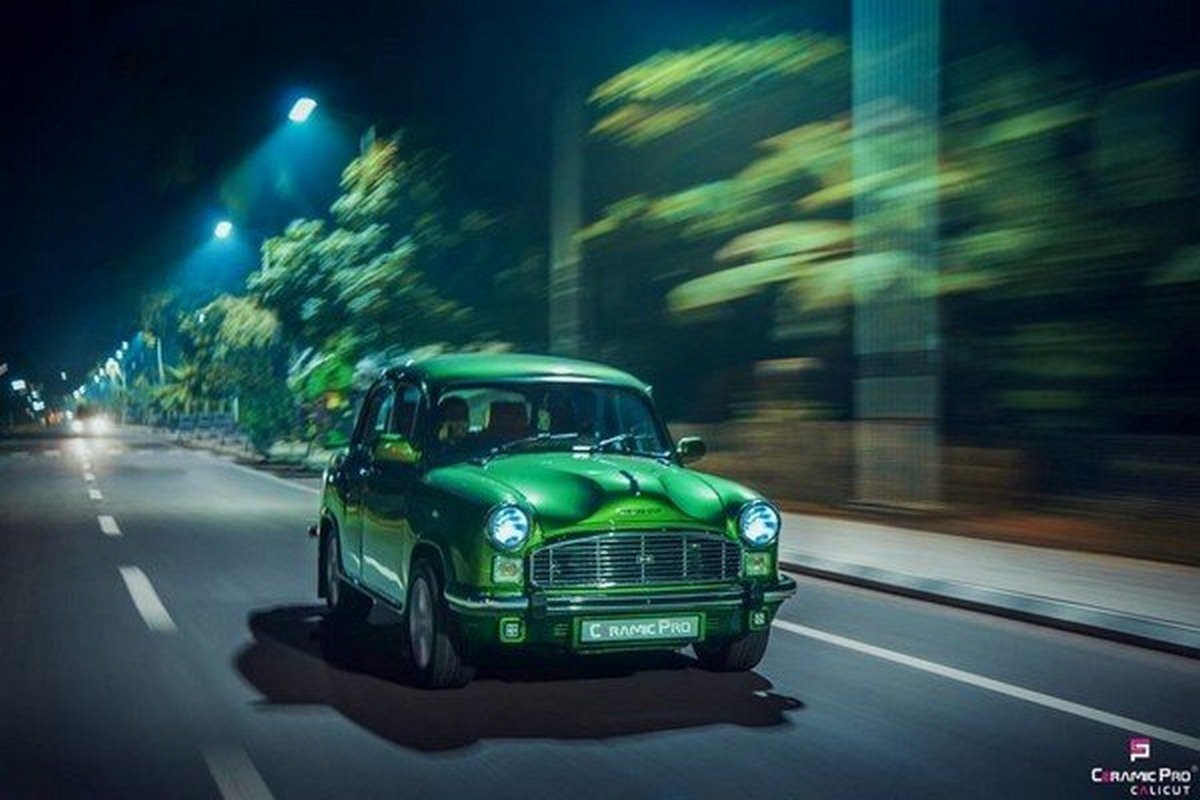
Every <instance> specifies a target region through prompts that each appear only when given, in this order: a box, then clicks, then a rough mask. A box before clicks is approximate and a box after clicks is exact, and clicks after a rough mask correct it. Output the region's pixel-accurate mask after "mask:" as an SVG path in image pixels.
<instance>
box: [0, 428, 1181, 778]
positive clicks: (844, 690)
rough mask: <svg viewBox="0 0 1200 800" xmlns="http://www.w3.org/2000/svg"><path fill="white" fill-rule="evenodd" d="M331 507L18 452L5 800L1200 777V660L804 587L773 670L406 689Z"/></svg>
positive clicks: (252, 482)
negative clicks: (357, 587) (352, 622)
mask: <svg viewBox="0 0 1200 800" xmlns="http://www.w3.org/2000/svg"><path fill="white" fill-rule="evenodd" d="M89 476H90V477H91V478H92V479H91V480H88V479H87V478H88V477H89ZM315 503H316V495H315V493H314V492H313V491H312V489H311V488H306V487H304V486H302V485H298V484H295V483H290V482H287V481H284V480H282V479H278V478H274V477H271V476H266V475H263V474H262V473H257V472H254V471H252V470H248V469H245V468H241V467H237V466H234V465H231V464H229V463H227V462H225V461H223V460H221V459H218V458H216V457H214V456H211V455H207V454H203V453H198V452H192V451H187V450H183V449H180V448H177V447H174V446H170V445H166V444H163V443H161V442H158V441H155V440H153V439H151V438H149V437H147V436H144V435H140V434H131V433H124V434H122V435H121V436H119V437H113V438H110V439H97V440H86V441H85V440H73V439H53V438H48V439H23V440H22V439H8V440H0V509H2V510H3V515H2V517H0V615H2V616H0V620H2V621H3V639H2V640H0V798H26V797H53V798H60V797H61V798H74V797H90V798H101V797H103V798H107V797H114V798H143V797H145V798H184V797H202V798H217V797H224V798H235V797H238V798H266V797H275V798H302V797H303V798H307V797H314V798H324V797H338V798H354V797H384V798H418V797H420V798H442V797H452V798H475V797H485V796H486V797H488V798H510V797H511V798H523V799H526V800H528V798H573V799H578V800H582V799H583V798H604V799H605V800H608V799H609V798H621V799H622V800H634V798H655V799H656V800H662V799H666V798H737V799H738V800H748V798H759V797H763V798H768V797H769V798H798V797H821V798H838V797H844V798H854V799H855V800H861V799H862V798H918V797H920V798H927V797H964V798H968V797H969V798H989V797H996V798H1017V797H1022V798H1024V797H1047V798H1069V797H1113V798H1117V797H1129V796H1130V787H1129V786H1127V785H1113V784H1108V785H1099V784H1095V783H1093V782H1092V779H1091V774H1092V770H1093V768H1095V767H1104V768H1106V769H1129V768H1130V766H1131V765H1130V761H1129V756H1128V753H1129V744H1128V742H1129V739H1130V737H1131V736H1135V735H1138V734H1145V735H1148V736H1150V738H1151V740H1152V753H1151V757H1150V758H1149V759H1148V760H1143V761H1140V762H1138V763H1136V764H1134V765H1133V767H1134V768H1138V769H1144V768H1146V767H1147V766H1148V765H1149V766H1151V767H1153V768H1155V769H1157V768H1158V767H1161V766H1172V767H1175V768H1177V769H1181V770H1183V771H1184V772H1185V773H1187V782H1188V783H1189V784H1190V783H1191V782H1193V776H1195V777H1194V782H1195V783H1200V776H1196V775H1195V767H1194V766H1193V765H1195V764H1196V763H1197V762H1198V761H1200V752H1197V750H1196V748H1198V747H1200V741H1197V738H1196V737H1197V736H1200V664H1198V663H1197V662H1195V661H1191V660H1188V659H1184V658H1181V657H1177V656H1171V655H1166V654H1161V653H1154V652H1150V651H1145V650H1139V649H1137V648H1134V647H1130V646H1125V645H1120V644H1114V643H1111V642H1106V641H1101V640H1097V639H1089V638H1086V637H1082V636H1076V635H1072V634H1065V633H1061V632H1056V631H1050V630H1046V629H1042V628H1038V627H1034V626H1030V625H1025V624H1022V623H1018V622H1012V621H1007V620H1002V619H997V618H993V617H989V616H987V615H984V614H977V613H971V612H965V611H958V610H955V609H950V608H945V607H941V606H934V605H929V604H924V603H920V602H916V601H911V600H905V599H900V598H897V597H893V596H890V595H887V594H883V593H876V592H870V591H865V590H859V589H853V588H849V587H844V586H839V585H836V584H831V583H824V582H820V581H814V580H807V579H805V580H801V581H800V592H799V594H798V595H797V597H796V598H794V599H793V600H792V601H790V602H789V603H788V604H787V606H785V608H784V609H783V611H782V613H781V615H780V619H779V620H778V621H777V623H776V627H775V629H774V633H773V637H772V644H771V648H770V651H769V652H768V654H767V657H766V659H765V660H764V662H763V663H762V665H761V667H760V668H759V669H758V670H757V671H756V672H753V673H748V674H735V675H713V674H708V673H705V672H702V671H699V670H697V669H694V668H693V667H692V666H691V660H690V659H689V658H687V657H686V656H684V655H679V656H673V657H666V658H661V659H654V660H652V661H649V662H648V661H647V660H646V659H641V660H636V661H633V662H628V661H617V662H610V661H605V662H599V663H595V662H588V663H585V664H583V665H578V664H575V665H572V664H564V665H553V666H548V667H540V668H530V667H524V666H521V665H510V666H507V667H503V668H500V669H494V670H492V671H490V672H485V673H483V674H482V675H481V676H480V677H479V678H478V679H477V681H476V682H475V683H474V684H472V685H471V686H470V687H468V688H466V689H463V690H460V691H452V692H433V693H430V692H423V691H421V690H418V689H414V688H410V686H409V685H408V684H407V683H406V673H405V668H404V665H403V663H402V662H401V660H400V657H399V648H398V646H397V643H396V628H395V621H394V620H390V619H387V618H386V617H384V616H382V615H373V618H372V624H371V625H370V626H369V627H367V628H365V629H363V630H361V631H359V632H357V633H355V634H353V635H350V636H342V637H337V636H333V635H331V633H330V632H329V631H328V630H327V629H326V627H325V626H324V625H323V624H322V610H321V606H320V605H319V604H318V602H317V598H316V596H315V590H314V585H315V578H314V563H315V558H316V546H315V543H314V541H313V540H311V539H309V538H308V537H307V536H306V535H305V534H304V531H305V527H306V526H307V524H308V523H309V522H310V520H311V518H312V516H313V511H314V509H315ZM1189 788H1190V786H1189ZM1191 795H1192V796H1197V795H1200V787H1197V788H1195V791H1192V792H1191ZM1168 796H1173V795H1168Z"/></svg>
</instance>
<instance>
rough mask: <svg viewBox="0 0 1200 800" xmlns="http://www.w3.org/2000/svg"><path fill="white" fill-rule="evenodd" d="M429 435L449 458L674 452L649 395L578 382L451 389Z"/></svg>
mask: <svg viewBox="0 0 1200 800" xmlns="http://www.w3.org/2000/svg"><path fill="white" fill-rule="evenodd" d="M430 438H431V440H432V441H431V444H430V451H431V455H432V456H433V458H434V460H436V461H439V462H442V463H445V462H449V461H456V460H465V459H483V460H488V459H492V458H500V457H503V456H505V455H511V454H515V453H522V452H529V451H535V450H538V451H545V450H557V451H564V452H606V453H624V454H628V455H644V456H653V457H656V458H660V457H663V456H665V455H667V454H668V453H669V452H670V450H671V448H670V443H669V441H668V440H667V438H666V436H665V435H664V433H663V431H662V428H661V426H660V425H659V423H658V421H657V418H656V417H655V415H654V411H653V409H652V408H651V406H650V402H649V400H648V399H647V398H646V397H645V396H644V395H642V394H640V393H638V392H635V391H632V390H629V389H622V388H618V387H613V386H596V385H584V384H575V383H549V382H545V383H543V382H538V383H504V384H500V383H496V384H473V385H469V386H466V385H464V386H454V387H450V388H448V389H445V390H444V391H442V393H441V394H440V395H439V396H438V398H437V406H436V409H435V411H434V415H433V429H432V431H431V437H430Z"/></svg>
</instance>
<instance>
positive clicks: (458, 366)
mask: <svg viewBox="0 0 1200 800" xmlns="http://www.w3.org/2000/svg"><path fill="white" fill-rule="evenodd" d="M385 374H386V375H388V376H389V377H392V378H411V379H417V380H420V381H422V382H424V383H427V384H431V385H436V386H441V385H444V384H448V383H466V382H470V381H484V382H490V381H506V380H537V379H547V380H567V381H583V382H587V383H604V384H608V385H612V386H623V387H627V388H630V389H637V390H638V391H643V392H645V391H649V389H650V387H649V386H647V385H646V384H645V383H643V382H642V381H640V380H638V379H637V378H635V377H633V376H632V375H630V374H629V373H628V372H623V371H621V370H619V369H616V368H615V367H610V366H606V365H605V364H597V363H595V362H592V361H579V360H577V359H573V358H558V357H556V356H539V355H530V354H527V353H456V354H452V355H439V356H431V357H429V358H421V359H411V360H409V361H407V362H405V363H404V364H401V365H399V366H396V367H392V368H391V369H389V370H386V372H385Z"/></svg>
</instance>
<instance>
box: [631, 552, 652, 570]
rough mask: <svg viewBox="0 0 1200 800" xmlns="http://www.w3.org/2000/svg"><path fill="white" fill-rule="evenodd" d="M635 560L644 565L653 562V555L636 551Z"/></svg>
mask: <svg viewBox="0 0 1200 800" xmlns="http://www.w3.org/2000/svg"><path fill="white" fill-rule="evenodd" d="M635 560H636V561H637V563H638V564H640V565H642V566H643V567H644V566H647V565H649V564H653V563H654V556H653V555H651V554H650V553H638V556H637V558H636V559H635Z"/></svg>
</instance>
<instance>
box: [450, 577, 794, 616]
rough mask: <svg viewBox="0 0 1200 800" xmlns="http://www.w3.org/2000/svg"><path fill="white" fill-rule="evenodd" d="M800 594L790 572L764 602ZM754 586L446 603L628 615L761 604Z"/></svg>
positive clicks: (463, 598)
mask: <svg viewBox="0 0 1200 800" xmlns="http://www.w3.org/2000/svg"><path fill="white" fill-rule="evenodd" d="M795 593H796V582H795V581H794V580H792V579H791V578H789V577H787V576H786V575H784V576H780V578H779V580H778V581H777V582H776V583H774V584H772V585H770V586H769V587H764V589H763V591H762V594H761V595H760V598H761V600H760V602H763V603H782V602H783V601H784V600H787V599H788V598H789V597H791V596H792V595H793V594H795ZM754 594H755V592H753V591H752V590H751V589H749V588H748V587H746V586H743V585H737V586H730V587H726V588H723V589H715V590H713V591H707V592H682V593H678V592H676V593H671V592H667V593H663V594H657V595H651V596H648V597H645V596H638V595H630V596H621V595H570V594H566V595H547V594H541V593H538V594H535V595H533V597H532V599H530V597H526V596H519V597H494V596H491V595H485V594H477V595H460V594H455V593H454V592H452V591H450V590H446V602H447V603H448V604H449V605H450V607H451V608H453V609H454V610H455V611H461V612H463V613H467V614H472V613H473V614H488V613H517V614H520V613H524V612H526V611H532V612H533V614H534V616H537V617H540V616H544V615H558V614H577V613H589V614H590V613H601V614H624V613H637V612H640V611H660V610H665V611H673V610H687V609H703V608H737V607H739V606H746V607H750V606H752V605H757V603H756V602H755V600H754Z"/></svg>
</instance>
